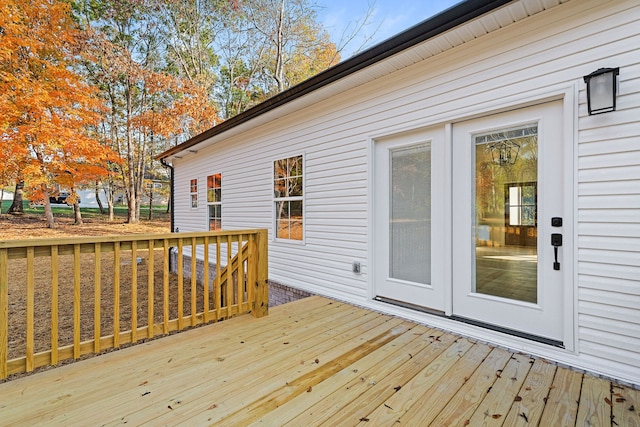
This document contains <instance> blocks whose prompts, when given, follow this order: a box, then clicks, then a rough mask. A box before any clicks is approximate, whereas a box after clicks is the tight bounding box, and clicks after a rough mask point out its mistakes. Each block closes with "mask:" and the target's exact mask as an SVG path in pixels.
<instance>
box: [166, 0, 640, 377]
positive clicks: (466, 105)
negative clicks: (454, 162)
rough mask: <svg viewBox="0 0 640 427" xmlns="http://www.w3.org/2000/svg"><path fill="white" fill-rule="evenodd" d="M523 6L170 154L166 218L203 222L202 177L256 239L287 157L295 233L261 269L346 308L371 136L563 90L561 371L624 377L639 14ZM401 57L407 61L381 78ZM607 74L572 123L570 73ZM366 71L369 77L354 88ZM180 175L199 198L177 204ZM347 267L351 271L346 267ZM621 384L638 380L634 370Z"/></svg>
mask: <svg viewBox="0 0 640 427" xmlns="http://www.w3.org/2000/svg"><path fill="white" fill-rule="evenodd" d="M535 3H537V4H535V5H533V9H532V10H527V8H530V6H531V4H532V2H526V3H524V4H523V5H519V4H518V3H514V4H511V5H509V7H508V10H506V9H501V10H500V11H499V12H498V13H496V14H495V16H491V15H487V16H484V17H482V19H481V21H480V20H479V21H474V22H472V23H470V24H469V25H468V26H467V27H466V29H465V30H464V31H459V30H456V33H455V34H447V35H446V36H444V37H440V38H437V39H435V40H431V41H427V42H425V43H424V44H422V45H421V46H417V47H415V48H414V49H412V50H411V52H407V53H402V54H399V55H396V56H394V57H393V58H390V59H389V60H388V61H389V62H387V63H386V65H385V64H376V65H375V66H374V67H372V68H371V69H370V70H363V72H361V73H357V75H355V76H349V77H348V79H346V80H345V81H347V80H348V81H351V82H356V83H353V85H352V88H350V89H349V88H348V87H347V86H346V85H345V84H344V81H343V82H339V83H338V86H339V87H340V88H341V89H344V90H342V92H341V93H339V94H337V95H333V96H330V97H328V98H326V99H323V98H322V97H321V96H320V94H321V93H322V91H319V92H316V93H314V94H313V95H312V97H313V99H314V102H313V103H312V104H307V103H306V102H302V101H300V102H301V103H302V104H301V105H306V106H303V107H302V108H298V109H296V108H294V107H295V102H294V104H292V105H290V106H287V107H286V110H287V111H288V114H287V115H285V116H282V117H279V118H277V120H274V119H273V118H274V117H276V116H277V114H278V110H276V111H272V112H270V113H269V117H268V118H269V121H268V122H267V123H264V124H260V125H258V124H256V125H255V126H252V127H250V126H247V127H246V129H248V130H246V131H244V132H242V133H238V134H237V135H234V136H232V137H229V138H227V139H226V140H220V141H217V142H215V144H212V145H209V146H208V147H207V148H202V149H199V151H198V153H197V154H186V155H185V156H184V158H182V159H177V160H176V161H175V166H176V174H175V178H176V188H177V193H176V198H175V200H176V219H177V221H176V225H177V226H178V227H179V228H180V230H184V231H186V230H201V229H204V228H205V227H206V226H207V221H206V215H207V210H206V197H205V196H206V194H205V192H206V176H207V175H210V174H212V173H222V176H223V178H222V183H223V227H224V228H229V229H233V228H258V227H260V228H268V229H269V230H270V233H272V228H273V224H272V223H273V199H272V198H273V189H272V164H273V161H274V160H276V159H279V158H284V157H289V156H294V155H299V154H303V155H304V157H305V170H304V174H305V195H304V197H305V240H304V242H281V241H273V240H272V241H271V243H270V261H269V268H270V276H271V278H272V279H274V280H277V281H278V282H281V283H284V284H287V285H291V286H296V287H300V288H302V289H306V290H309V291H311V292H321V293H324V294H326V295H330V296H336V297H344V298H347V299H350V300H352V301H354V302H360V301H362V300H363V298H366V296H367V291H368V290H367V280H368V272H369V265H368V264H369V259H370V254H369V253H368V247H369V244H370V242H369V239H370V236H371V230H369V228H368V227H369V220H370V218H369V217H368V212H369V205H368V204H369V200H370V194H369V189H370V183H369V181H368V180H369V173H370V171H369V170H368V168H369V161H370V159H369V158H368V145H369V143H370V142H369V141H370V140H371V139H373V138H378V137H382V136H385V135H392V134H393V133H396V132H401V131H406V130H411V129H417V128H421V127H426V126H430V125H433V124H439V125H444V124H446V123H455V122H456V121H459V120H465V119H468V118H469V117H473V116H474V115H481V114H486V112H491V111H496V110H500V109H501V108H503V106H504V103H510V104H513V105H515V104H517V102H523V101H522V100H528V101H531V102H534V101H535V100H534V99H531V95H530V94H531V93H532V92H538V93H543V92H544V91H545V89H549V90H557V88H559V87H562V88H566V87H577V88H579V94H578V101H579V105H578V106H577V111H578V117H577V118H576V121H575V122H576V124H577V129H576V133H577V140H578V144H577V147H576V150H575V156H576V157H575V159H574V161H575V165H576V171H575V177H576V182H575V189H576V194H575V201H576V203H577V206H576V218H575V220H576V225H577V227H576V232H577V233H576V236H575V238H574V242H575V245H576V256H577V260H576V266H577V286H576V291H577V292H576V295H575V298H576V301H575V304H574V305H575V307H576V308H575V310H576V313H575V314H576V319H577V322H578V324H577V327H576V330H577V334H578V336H577V345H576V353H577V354H576V355H575V359H574V362H575V363H576V364H578V365H580V363H583V364H584V365H585V366H586V365H589V366H591V368H592V369H595V370H599V371H602V372H613V373H612V375H614V374H615V373H616V372H618V373H620V372H622V373H625V374H624V375H626V373H628V372H633V370H634V369H636V370H637V371H638V372H640V355H639V353H638V352H637V351H638V339H640V338H639V337H638V336H637V334H635V333H634V332H633V331H634V328H636V329H635V330H640V307H639V306H638V304H637V303H638V299H637V298H638V295H639V294H640V291H638V289H639V288H640V262H639V260H640V143H639V141H640V126H639V125H638V117H640V48H639V46H640V34H639V32H638V28H640V5H638V3H637V2H636V1H634V0H628V1H623V0H620V1H610V2H601V1H598V0H573V1H569V2H567V3H566V4H563V5H561V6H559V7H555V8H554V9H553V10H552V11H546V12H545V11H543V10H544V9H545V8H546V7H547V5H546V4H545V2H544V1H537V2H535ZM553 3H554V1H551V2H550V3H549V5H548V6H552V5H553ZM541 11H542V12H541ZM534 12H535V13H537V14H536V15H534V16H532V17H529V18H526V19H525V20H524V21H521V22H519V23H517V24H515V25H511V24H510V22H509V21H513V20H517V19H520V18H521V17H522V16H524V15H526V14H531V13H534ZM538 12H540V13H538ZM494 29H495V30H496V31H494V32H491V31H493V30H494ZM461 43H462V44H461ZM453 46H456V47H453ZM438 52H442V53H440V54H438ZM430 55H435V56H433V57H431V58H429V59H428V60H425V61H420V60H419V58H420V57H428V56H430ZM392 62H393V64H394V65H393V66H391V63H392ZM402 63H404V64H412V65H408V66H407V67H406V68H404V69H402V70H400V71H396V72H392V71H391V70H393V69H394V67H395V66H396V65H397V64H402ZM607 66H611V67H616V66H619V67H621V72H620V96H619V97H618V111H616V112H615V113H612V114H603V115H599V116H592V117H588V116H587V115H586V105H585V102H586V99H585V97H586V94H585V91H584V83H583V82H582V76H583V75H586V74H589V73H590V72H592V71H594V70H595V69H597V68H600V67H607ZM385 73H387V75H385ZM372 75H375V76H381V77H378V78H377V80H376V81H373V82H367V79H368V78H371V76H372ZM358 81H360V82H362V84H358V83H357V82H358ZM335 87H336V86H332V87H330V88H327V93H333V92H334V91H335ZM264 119H265V121H266V118H264ZM565 119H566V120H572V119H573V118H570V117H568V118H565ZM260 120H261V121H262V120H263V119H260ZM256 123H257V122H256ZM218 139H220V138H218ZM455 143H456V142H455V141H454V142H453V144H454V145H455ZM565 143H566V144H569V143H571V141H565ZM195 177H197V178H199V192H200V193H199V201H200V205H199V208H198V209H197V210H191V209H189V208H188V206H189V195H188V186H189V179H191V178H195ZM270 238H273V235H272V234H270ZM353 261H359V262H361V263H362V267H363V274H361V275H355V274H353V273H352V272H351V263H352V262H353ZM452 326H453V327H455V324H452ZM629 378H631V377H629ZM633 378H635V379H636V381H638V382H640V373H638V374H636V376H635V377H633Z"/></svg>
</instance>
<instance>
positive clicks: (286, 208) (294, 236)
mask: <svg viewBox="0 0 640 427" xmlns="http://www.w3.org/2000/svg"><path fill="white" fill-rule="evenodd" d="M302 163H303V162H302V156H295V157H289V158H287V159H282V160H276V161H275V162H274V164H273V193H274V204H275V230H276V238H278V239H288V240H302V234H303V233H302V230H303V222H304V221H303V217H304V214H303V211H304V209H303V198H302V196H303V170H302V169H303V165H302Z"/></svg>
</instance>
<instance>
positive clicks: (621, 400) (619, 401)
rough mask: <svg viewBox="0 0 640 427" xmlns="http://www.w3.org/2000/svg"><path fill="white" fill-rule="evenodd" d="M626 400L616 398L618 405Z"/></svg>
mask: <svg viewBox="0 0 640 427" xmlns="http://www.w3.org/2000/svg"><path fill="white" fill-rule="evenodd" d="M626 400H627V399H625V398H624V397H616V402H618V403H622V402H624V401H626Z"/></svg>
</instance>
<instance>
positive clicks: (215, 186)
mask: <svg viewBox="0 0 640 427" xmlns="http://www.w3.org/2000/svg"><path fill="white" fill-rule="evenodd" d="M207 209H208V211H209V230H211V231H213V230H222V174H221V173H216V174H214V175H209V176H208V177H207Z"/></svg>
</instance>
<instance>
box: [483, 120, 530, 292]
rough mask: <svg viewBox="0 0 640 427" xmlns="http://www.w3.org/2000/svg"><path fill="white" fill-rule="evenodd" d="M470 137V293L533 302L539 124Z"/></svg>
mask: <svg viewBox="0 0 640 427" xmlns="http://www.w3.org/2000/svg"><path fill="white" fill-rule="evenodd" d="M474 142H475V163H476V178H475V221H476V236H475V292H477V293H481V294H487V295H493V296H498V297H503V298H510V299H515V300H520V301H525V302H531V303H536V302H537V289H538V286H537V261H538V251H537V238H538V231H537V182H536V181H537V171H538V127H537V125H536V124H531V125H524V126H518V127H515V128H511V129H499V130H496V131H493V132H490V133H485V134H480V135H476V136H474Z"/></svg>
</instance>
